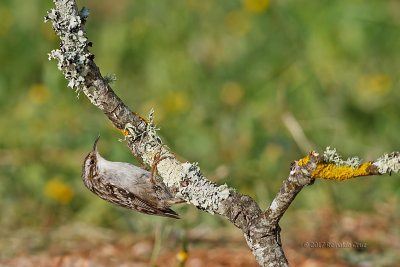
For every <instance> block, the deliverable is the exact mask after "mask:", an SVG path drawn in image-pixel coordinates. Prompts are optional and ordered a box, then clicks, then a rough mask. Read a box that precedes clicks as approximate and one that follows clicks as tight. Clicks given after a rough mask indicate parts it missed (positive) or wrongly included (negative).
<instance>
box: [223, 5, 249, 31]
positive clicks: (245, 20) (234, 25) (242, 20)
mask: <svg viewBox="0 0 400 267" xmlns="http://www.w3.org/2000/svg"><path fill="white" fill-rule="evenodd" d="M225 26H226V28H227V29H228V30H229V32H230V33H231V34H234V35H237V36H241V35H245V34H246V33H248V32H249V30H250V29H251V21H250V18H249V17H248V15H247V14H246V13H245V12H242V11H241V10H235V11H232V12H231V13H229V14H228V15H226V17H225Z"/></svg>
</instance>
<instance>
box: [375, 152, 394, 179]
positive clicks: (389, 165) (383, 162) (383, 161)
mask: <svg viewBox="0 0 400 267" xmlns="http://www.w3.org/2000/svg"><path fill="white" fill-rule="evenodd" d="M374 165H375V166H377V167H378V169H379V173H380V174H384V173H391V172H396V173H397V172H398V171H399V170H400V153H399V152H393V153H391V154H387V153H386V154H384V155H383V156H382V157H380V158H379V159H378V160H377V161H376V162H374Z"/></svg>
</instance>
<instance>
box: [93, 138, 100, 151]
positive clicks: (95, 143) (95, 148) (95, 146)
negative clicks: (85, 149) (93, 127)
mask: <svg viewBox="0 0 400 267" xmlns="http://www.w3.org/2000/svg"><path fill="white" fill-rule="evenodd" d="M99 139H100V135H99V136H97V138H96V141H94V145H93V151H97V142H99Z"/></svg>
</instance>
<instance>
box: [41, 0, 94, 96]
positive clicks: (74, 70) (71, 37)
mask: <svg viewBox="0 0 400 267" xmlns="http://www.w3.org/2000/svg"><path fill="white" fill-rule="evenodd" d="M63 8H65V14H64V16H61V14H60V12H59V11H58V10H55V9H51V10H50V11H49V12H47V16H46V17H45V22H47V21H50V20H51V21H52V24H53V28H54V31H55V32H56V34H57V35H58V36H60V40H61V44H60V49H56V50H52V51H51V52H50V53H49V60H51V59H57V60H58V64H57V66H58V69H60V70H61V71H63V73H64V75H65V78H66V79H67V80H68V81H69V82H68V87H71V88H73V89H75V91H76V92H77V93H78V94H79V92H80V90H81V89H82V88H84V87H85V77H86V75H87V74H88V72H89V62H90V60H91V59H93V55H91V54H90V53H89V52H88V50H87V45H88V40H87V38H86V33H85V27H84V23H85V22H86V19H87V16H88V15H89V10H88V9H87V8H83V9H82V10H81V12H80V14H75V12H74V6H73V4H72V3H67V4H66V6H65V7H63Z"/></svg>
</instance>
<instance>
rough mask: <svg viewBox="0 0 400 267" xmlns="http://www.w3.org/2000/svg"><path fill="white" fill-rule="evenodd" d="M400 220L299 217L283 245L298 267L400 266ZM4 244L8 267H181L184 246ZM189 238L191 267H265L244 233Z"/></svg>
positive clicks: (91, 236)
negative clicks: (250, 247)
mask: <svg viewBox="0 0 400 267" xmlns="http://www.w3.org/2000/svg"><path fill="white" fill-rule="evenodd" d="M399 217H400V216H399V215H395V213H393V212H390V211H387V210H386V211H385V210H384V209H383V210H382V207H381V208H380V209H379V210H377V212H376V213H375V214H355V213H351V214H342V215H341V216H337V215H336V214H335V213H334V212H333V211H332V210H325V211H321V212H315V211H314V212H312V211H301V212H300V211H298V212H293V213H292V214H291V218H292V219H291V221H286V222H284V224H286V225H287V226H286V229H285V228H284V229H283V230H282V242H283V244H284V249H285V253H286V255H287V258H288V259H289V262H290V263H291V265H292V266H311V267H312V266H337V267H339V266H362V267H368V266H400V264H399V262H400V255H399V251H400V238H399V236H400V230H399V225H400V224H399V222H400V220H399ZM289 226H290V227H289ZM288 227H289V228H288ZM4 236H5V238H2V241H1V245H0V251H1V254H0V255H1V258H0V259H1V261H0V267H11V266H18V267H25V266H26V267H31V266H35V267H36V266H43V267H57V266H60V267H97V266H99V267H100V266H122V267H134V266H135V267H136V266H151V265H152V264H151V262H154V263H155V265H156V266H180V261H179V260H178V258H179V257H178V253H179V251H180V250H181V247H182V246H181V243H180V242H181V241H180V238H177V237H176V236H175V237H174V235H173V234H171V235H170V237H169V238H168V239H166V240H164V241H162V244H161V245H160V246H155V245H154V244H155V243H157V242H155V241H154V239H153V238H152V237H146V236H137V235H134V234H126V233H124V234H118V233H116V232H111V231H110V230H105V229H94V228H90V227H88V226H83V225H77V224H75V225H70V226H63V227H61V228H60V229H58V231H55V232H54V233H52V235H51V237H49V238H48V240H47V243H48V244H50V245H43V247H42V248H40V247H41V246H40V244H39V245H38V244H36V245H35V246H34V245H33V244H34V243H35V242H36V243H38V242H39V243H40V241H38V236H40V233H39V234H37V233H35V232H34V231H25V232H22V233H17V234H13V235H8V236H7V235H4ZM186 237H187V239H188V258H187V261H186V264H185V266H258V265H257V263H256V261H255V260H254V257H253V255H252V254H251V252H250V251H249V249H248V248H247V246H246V244H245V241H244V239H243V237H242V236H241V233H240V232H239V231H238V230H236V229H222V230H218V231H217V233H216V232H215V231H214V232H212V231H210V230H204V229H194V230H192V231H191V232H189V233H187V236H186ZM49 240H50V241H49ZM328 247H329V248H328ZM33 248H34V249H33ZM158 248H160V249H158ZM152 259H153V260H152Z"/></svg>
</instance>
